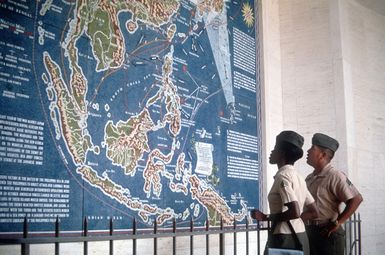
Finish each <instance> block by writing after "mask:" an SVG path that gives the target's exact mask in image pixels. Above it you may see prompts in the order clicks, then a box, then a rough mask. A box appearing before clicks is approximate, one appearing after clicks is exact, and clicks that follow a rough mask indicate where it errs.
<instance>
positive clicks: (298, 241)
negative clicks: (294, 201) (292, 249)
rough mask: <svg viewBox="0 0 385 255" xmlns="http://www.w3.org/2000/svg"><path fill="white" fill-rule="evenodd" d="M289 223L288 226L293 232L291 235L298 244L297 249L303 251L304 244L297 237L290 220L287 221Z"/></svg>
mask: <svg viewBox="0 0 385 255" xmlns="http://www.w3.org/2000/svg"><path fill="white" fill-rule="evenodd" d="M286 222H287V225H289V228H290V230H291V234H292V235H293V238H294V241H295V243H296V246H297V249H300V250H303V248H302V243H301V241H300V240H299V238H298V236H297V233H295V231H294V228H293V225H291V222H290V220H288V221H286Z"/></svg>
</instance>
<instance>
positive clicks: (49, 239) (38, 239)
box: [0, 214, 361, 255]
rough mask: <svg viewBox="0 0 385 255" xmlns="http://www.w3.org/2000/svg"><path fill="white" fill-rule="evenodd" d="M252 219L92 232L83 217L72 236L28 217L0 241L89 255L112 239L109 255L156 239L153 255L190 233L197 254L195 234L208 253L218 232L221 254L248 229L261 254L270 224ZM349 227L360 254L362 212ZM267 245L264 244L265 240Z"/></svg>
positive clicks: (351, 246)
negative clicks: (35, 227)
mask: <svg viewBox="0 0 385 255" xmlns="http://www.w3.org/2000/svg"><path fill="white" fill-rule="evenodd" d="M248 222H249V220H248V219H247V220H246V223H245V224H240V225H237V224H236V222H234V224H233V225H226V226H224V224H223V221H221V222H220V226H210V224H209V221H206V223H205V226H194V221H193V220H190V224H189V227H188V228H186V227H183V228H178V227H177V222H176V221H175V220H174V221H173V222H172V228H164V229H161V230H159V229H158V226H157V224H156V221H154V225H153V228H147V229H138V228H137V223H136V221H135V219H134V220H133V222H132V229H131V230H129V231H126V232H124V233H122V231H120V230H115V229H114V223H113V220H112V219H110V221H109V230H107V231H104V232H103V233H98V234H95V233H89V231H88V221H87V218H84V221H83V230H82V232H81V235H77V236H69V235H66V234H65V233H61V232H60V221H59V219H58V218H57V219H56V222H55V224H54V229H55V230H54V232H51V233H48V234H45V235H44V236H41V234H39V235H36V234H34V233H29V231H28V228H29V223H28V219H27V218H25V219H24V223H23V233H22V234H19V235H15V236H8V237H3V235H2V236H0V245H21V255H29V254H30V245H33V244H54V245H55V251H54V254H55V255H59V254H60V244H62V243H79V242H83V254H84V255H88V254H89V252H88V243H89V242H100V241H109V249H108V250H109V253H108V254H110V255H113V254H114V241H117V240H131V241H132V254H133V255H136V254H137V250H138V246H137V240H141V239H153V252H154V255H157V254H158V238H165V237H166V238H172V254H173V255H175V254H176V247H177V237H182V236H187V237H190V240H189V241H190V247H189V250H190V254H191V255H193V254H194V237H195V236H199V235H200V236H205V238H206V240H205V241H206V247H205V248H206V254H207V255H209V252H210V236H211V235H219V254H225V234H233V248H234V253H233V254H234V255H236V254H237V244H238V241H239V237H238V235H237V233H243V232H244V233H245V239H246V240H245V241H246V243H245V245H246V247H245V252H246V254H247V255H248V254H249V252H250V248H249V246H250V241H251V242H253V243H256V245H257V254H258V255H260V251H261V231H267V230H268V229H269V224H266V223H264V224H261V223H260V222H256V223H252V224H249V223H248ZM345 229H346V233H347V235H346V247H347V249H346V252H347V254H349V255H361V219H360V215H359V214H358V215H357V214H354V216H352V218H351V219H350V220H349V221H347V222H346V223H345ZM250 232H256V234H257V238H256V239H257V240H254V239H253V240H250V236H249V233H250ZM0 234H1V233H0ZM262 245H263V246H264V244H262Z"/></svg>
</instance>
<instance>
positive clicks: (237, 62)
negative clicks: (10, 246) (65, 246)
mask: <svg viewBox="0 0 385 255" xmlns="http://www.w3.org/2000/svg"><path fill="white" fill-rule="evenodd" d="M0 12H1V15H0V194H1V196H0V232H2V233H6V232H15V231H16V232H17V231H21V230H22V222H23V220H24V217H28V220H29V222H30V223H33V224H31V225H30V230H32V231H47V230H52V222H54V221H55V219H56V217H58V218H59V219H60V222H61V229H62V230H66V231H79V230H80V229H81V228H82V220H83V218H84V217H86V218H87V219H88V222H89V227H90V228H91V229H105V228H106V227H107V223H106V222H108V219H110V218H112V219H113V220H114V222H115V223H114V224H115V226H116V227H118V228H127V227H129V226H130V224H132V220H133V218H135V219H136V221H137V222H138V224H139V225H138V226H139V227H149V226H152V225H153V224H154V222H155V221H156V223H157V224H158V226H165V227H166V226H167V225H170V221H171V220H172V219H174V218H175V219H176V221H177V222H179V223H183V222H189V221H190V219H193V220H194V221H195V222H197V224H203V223H204V221H205V220H206V219H208V220H209V221H210V223H211V224H213V225H214V224H218V221H219V220H220V219H222V220H223V221H224V223H225V224H226V223H227V224H232V223H233V221H234V220H235V221H237V222H244V221H245V219H246V216H247V215H248V210H249V209H250V208H251V207H256V206H258V203H259V175H258V174H259V169H260V159H259V155H260V153H259V151H260V143H259V141H260V139H261V138H260V135H259V133H260V132H259V125H260V123H259V119H260V118H259V90H260V88H259V78H258V73H257V72H256V65H257V61H256V59H257V55H256V53H257V51H256V46H257V43H256V42H257V39H258V38H257V37H256V34H257V33H256V30H255V27H256V26H255V22H256V16H255V10H254V2H253V1H220V0H194V1H193V0H192V1H187V0H181V1H176V0H163V1H158V0H137V1H120V0H77V1H74V0H61V1H56V0H55V1H53V0H43V1H11V0H8V1H7V0H4V1H1V2H0Z"/></svg>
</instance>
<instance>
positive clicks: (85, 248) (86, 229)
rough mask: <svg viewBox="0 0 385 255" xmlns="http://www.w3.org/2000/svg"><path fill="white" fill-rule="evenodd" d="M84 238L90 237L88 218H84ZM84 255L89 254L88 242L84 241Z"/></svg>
mask: <svg viewBox="0 0 385 255" xmlns="http://www.w3.org/2000/svg"><path fill="white" fill-rule="evenodd" d="M83 227H84V229H83V236H88V222H87V217H86V216H85V217H84V224H83ZM83 254H84V255H87V254H88V242H87V241H84V242H83Z"/></svg>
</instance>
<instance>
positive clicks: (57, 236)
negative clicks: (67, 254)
mask: <svg viewBox="0 0 385 255" xmlns="http://www.w3.org/2000/svg"><path fill="white" fill-rule="evenodd" d="M59 235H60V225H59V216H56V221H55V237H56V238H59ZM59 253H60V243H59V242H55V255H59Z"/></svg>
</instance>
